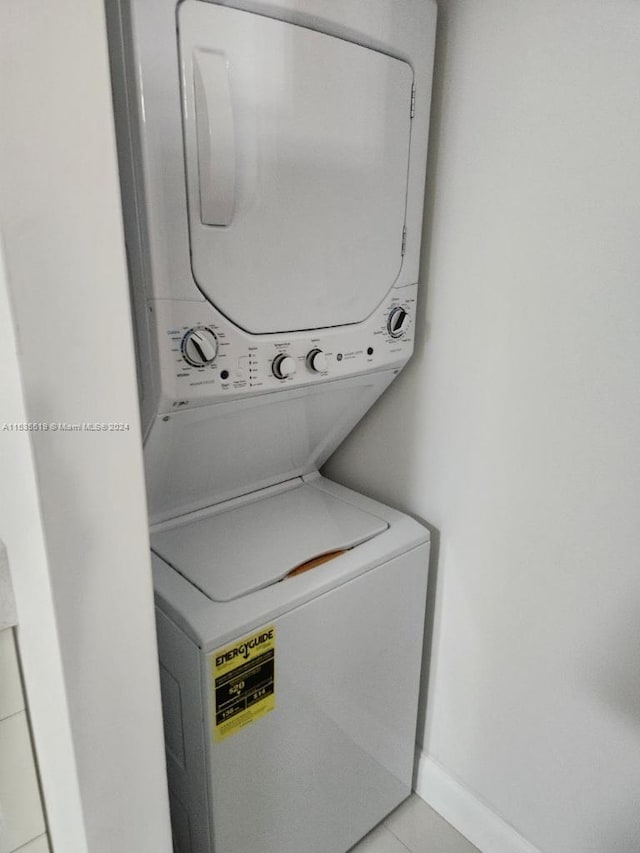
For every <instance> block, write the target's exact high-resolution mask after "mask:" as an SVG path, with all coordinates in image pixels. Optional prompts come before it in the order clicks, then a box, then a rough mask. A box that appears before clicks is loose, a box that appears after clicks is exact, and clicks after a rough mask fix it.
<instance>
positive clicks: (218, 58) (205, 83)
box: [193, 49, 236, 225]
mask: <svg viewBox="0 0 640 853" xmlns="http://www.w3.org/2000/svg"><path fill="white" fill-rule="evenodd" d="M228 67H229V62H228V59H227V56H226V54H224V53H223V52H221V51H210V50H202V49H197V50H194V52H193V84H194V95H195V113H196V115H195V118H196V128H197V136H198V174H199V183H200V217H201V219H202V222H203V224H204V225H230V224H231V220H232V219H233V212H234V208H235V201H236V150H235V129H234V123H233V110H232V107H231V89H230V87H229V73H228Z"/></svg>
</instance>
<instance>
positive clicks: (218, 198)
mask: <svg viewBox="0 0 640 853" xmlns="http://www.w3.org/2000/svg"><path fill="white" fill-rule="evenodd" d="M178 27H179V46H180V62H181V71H182V100H183V121H184V144H185V153H186V157H185V160H186V169H187V175H186V177H187V190H188V204H189V237H190V243H191V265H192V271H193V275H194V278H195V280H196V283H197V285H198V287H199V288H200V290H201V291H202V293H203V294H204V295H205V296H206V297H207V299H209V300H210V301H211V302H212V303H213V304H214V305H215V306H216V307H217V308H218V309H219V310H220V311H222V313H223V314H225V315H226V316H227V317H229V319H230V320H232V321H233V322H234V323H236V324H237V325H238V326H240V327H241V328H243V329H246V330H247V331H249V332H252V333H269V332H287V331H294V330H302V329H317V328H326V327H329V326H340V325H345V324H349V323H358V322H361V321H362V320H364V319H365V318H366V317H368V316H369V315H370V314H371V312H372V311H373V310H374V309H375V308H376V306H377V305H379V304H380V302H381V301H382V300H383V299H384V297H385V295H386V294H387V293H388V292H389V290H390V289H391V288H392V287H393V284H394V282H395V281H396V279H397V278H398V275H399V273H400V269H401V266H402V257H403V232H404V222H405V207H406V194H407V174H408V162H409V143H410V129H411V95H412V86H413V70H412V68H411V66H410V65H409V64H408V63H406V62H403V61H401V60H399V59H396V58H394V57H391V56H388V55H387V54H384V53H380V52H379V51H376V50H372V49H369V48H365V47H362V46H361V45H358V44H355V43H353V42H349V41H346V40H344V39H340V38H336V37H334V36H329V35H327V34H325V33H321V32H317V31H314V30H310V29H306V28H305V27H301V26H296V25H294V24H289V23H286V22H283V21H279V20H274V19H273V18H268V17H266V16H264V15H257V14H253V13H251V12H246V11H242V10H239V9H232V8H228V7H226V6H221V5H219V4H217V3H210V2H202V0H184V2H182V3H180V4H179V6H178Z"/></svg>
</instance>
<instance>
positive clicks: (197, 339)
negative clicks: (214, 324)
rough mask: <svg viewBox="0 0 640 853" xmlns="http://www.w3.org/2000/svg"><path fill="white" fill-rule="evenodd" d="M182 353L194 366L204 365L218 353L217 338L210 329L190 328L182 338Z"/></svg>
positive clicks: (213, 359) (210, 361)
mask: <svg viewBox="0 0 640 853" xmlns="http://www.w3.org/2000/svg"><path fill="white" fill-rule="evenodd" d="M182 355H183V356H184V359H185V361H187V362H188V363H189V364H192V365H193V366H194V367H206V366H207V365H208V364H211V363H212V362H214V361H215V358H216V356H217V355H218V339H217V338H216V336H215V335H214V333H213V332H212V331H211V329H203V328H197V329H190V330H189V331H188V332H187V334H186V335H185V336H184V338H183V339H182Z"/></svg>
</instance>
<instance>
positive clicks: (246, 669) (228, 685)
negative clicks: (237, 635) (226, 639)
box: [211, 625, 276, 741]
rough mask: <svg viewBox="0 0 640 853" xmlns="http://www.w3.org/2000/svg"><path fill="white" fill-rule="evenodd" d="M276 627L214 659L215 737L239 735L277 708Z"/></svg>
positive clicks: (212, 673)
mask: <svg viewBox="0 0 640 853" xmlns="http://www.w3.org/2000/svg"><path fill="white" fill-rule="evenodd" d="M275 655H276V629H275V625H269V626H267V627H266V628H261V629H260V630H259V631H258V632H257V633H255V634H251V635H250V636H248V637H243V638H241V639H239V640H237V641H236V642H235V643H232V644H231V645H230V646H226V647H225V648H224V649H218V651H215V652H214V653H213V654H212V655H211V684H212V689H213V733H214V738H215V740H216V741H221V740H224V739H225V738H226V737H229V735H232V734H235V733H236V732H237V731H239V730H240V729H241V728H244V726H247V725H249V723H254V722H255V721H256V720H259V719H260V717H264V715H265V714H268V713H269V711H273V709H274V708H275V706H276V696H275Z"/></svg>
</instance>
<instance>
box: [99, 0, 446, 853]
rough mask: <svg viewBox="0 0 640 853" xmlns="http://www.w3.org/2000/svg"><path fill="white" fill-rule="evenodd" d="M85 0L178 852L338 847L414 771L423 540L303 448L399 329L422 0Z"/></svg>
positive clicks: (381, 362) (319, 443) (329, 439)
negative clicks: (109, 99)
mask: <svg viewBox="0 0 640 853" xmlns="http://www.w3.org/2000/svg"><path fill="white" fill-rule="evenodd" d="M106 8H107V20H108V26H109V37H110V49H111V60H112V77H113V84H114V86H113V88H114V102H115V110H116V120H117V133H118V147H119V158H120V166H121V178H122V192H123V210H124V218H125V232H126V240H127V254H128V259H129V266H130V276H131V281H132V293H133V304H134V318H135V326H136V340H137V354H138V368H139V379H140V388H141V409H142V421H143V429H144V438H145V443H144V456H145V466H146V475H147V484H148V504H149V514H150V521H151V546H152V552H153V572H154V584H155V592H156V604H157V624H158V645H159V655H160V672H161V683H162V694H163V711H164V720H165V736H166V753H167V767H168V777H169V788H170V797H171V812H172V826H173V834H174V846H175V850H176V851H177V853H345V851H347V850H348V849H349V848H350V847H351V846H352V845H354V844H356V843H357V841H358V840H359V839H360V838H361V837H362V836H363V835H365V834H366V833H367V832H368V831H369V830H370V829H372V828H373V827H374V826H375V825H376V824H377V823H378V822H379V821H380V820H382V819H383V818H384V817H385V816H386V815H387V814H388V813H389V812H390V811H391V810H392V809H393V808H395V807H396V806H397V805H398V804H399V803H400V802H401V801H402V800H403V799H404V798H405V797H406V796H407V795H408V794H409V792H410V790H411V782H412V769H413V759H414V740H415V729H416V715H417V703H418V686H419V680H420V664H421V650H422V637H423V625H424V613H425V598H426V586H427V563H428V554H429V540H428V533H427V531H426V530H424V528H423V527H421V526H420V525H419V524H417V523H416V522H415V521H413V520H412V519H410V518H408V517H407V516H405V515H402V514H401V513H399V512H396V511H394V510H392V509H390V508H388V507H386V506H383V505H381V504H379V503H377V502H375V501H373V500H371V499H369V498H367V497H364V496H362V495H360V494H356V493H355V492H353V491H350V490H348V489H346V488H344V487H342V486H339V485H337V484H336V483H333V482H330V481H329V480H327V479H326V478H325V477H323V476H322V475H321V474H320V473H319V468H320V466H321V465H322V464H323V463H324V462H325V460H326V459H327V458H328V457H329V456H330V454H331V453H332V452H333V451H334V450H335V448H336V447H337V446H338V445H339V444H340V442H341V441H342V440H343V439H344V438H345V436H347V435H348V433H349V432H350V431H351V430H352V428H353V427H354V426H355V424H356V423H357V422H358V421H359V420H360V418H361V417H362V416H363V414H364V413H365V412H366V411H367V410H368V409H369V408H370V407H371V405H372V404H373V403H374V402H375V400H376V399H377V398H378V397H379V396H380V394H381V393H382V392H383V391H384V390H385V388H386V387H387V386H388V385H389V383H390V382H392V380H393V379H394V378H395V376H396V375H397V374H398V373H399V371H400V370H401V369H402V367H403V366H404V364H405V363H406V362H407V360H408V358H409V356H410V355H411V352H412V350H413V339H414V327H415V316H416V297H417V280H418V263H419V251H420V234H421V220H422V203H423V189H424V179H425V166H426V149H427V130H428V117H429V102H430V90H431V72H432V64H433V43H434V32H435V15H436V10H435V4H434V3H432V2H431V0H402V2H399V0H350V2H338V0H335V2H334V0H332V1H331V2H327V0H233V1H232V2H210V0H182V2H178V3H176V2H175V0H107V6H106ZM393 440H394V437H393V435H390V436H389V442H390V443H392V442H393Z"/></svg>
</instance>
